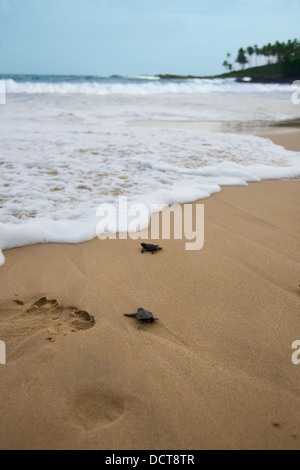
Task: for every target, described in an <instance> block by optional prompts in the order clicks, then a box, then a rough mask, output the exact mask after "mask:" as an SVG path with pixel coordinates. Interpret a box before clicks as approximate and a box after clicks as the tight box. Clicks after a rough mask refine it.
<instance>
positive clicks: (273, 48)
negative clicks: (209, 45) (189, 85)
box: [157, 39, 300, 83]
mask: <svg viewBox="0 0 300 470" xmlns="http://www.w3.org/2000/svg"><path fill="white" fill-rule="evenodd" d="M253 55H255V56H256V60H257V59H258V57H260V56H263V57H265V58H266V59H267V60H268V61H269V63H268V64H267V65H261V66H257V67H250V68H245V66H246V64H248V63H250V62H251V59H252V56H253ZM230 57H231V54H229V53H228V54H227V59H228V60H229V59H230ZM228 60H225V61H224V62H223V66H224V67H225V68H227V69H228V70H229V71H228V72H226V73H223V74H220V75H214V76H192V75H188V76H184V75H157V76H158V77H159V78H161V79H179V80H184V79H193V78H202V79H203V78H206V79H212V78H235V79H236V80H237V81H245V79H246V78H248V79H251V80H247V81H251V82H252V83H292V82H293V81H294V80H300V42H299V41H298V40H297V39H294V40H293V41H291V40H289V41H288V42H287V43H284V42H283V43H280V42H278V41H277V42H276V43H275V44H273V45H272V44H268V45H266V46H263V47H262V48H259V47H258V46H254V47H248V48H247V49H246V50H244V49H243V48H241V49H240V50H239V51H238V55H237V59H236V61H235V62H236V63H238V64H240V65H241V67H242V69H241V70H232V69H233V65H232V64H231V63H229V61H228ZM272 60H273V61H274V62H275V63H270V62H271V61H272Z"/></svg>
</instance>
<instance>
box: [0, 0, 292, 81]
mask: <svg viewBox="0 0 300 470" xmlns="http://www.w3.org/2000/svg"><path fill="white" fill-rule="evenodd" d="M299 25H300V0H149V1H146V0H0V73H24V74H25V73H28V74H31V73H39V74H79V75H111V74H123V75H137V74H157V73H175V74H195V75H199V74H202V75H203V74H215V73H219V72H221V71H222V70H223V68H222V62H223V60H224V59H225V58H226V53H227V52H229V51H230V52H232V54H234V55H236V51H237V50H238V49H239V47H241V46H243V47H247V46H250V45H254V44H258V45H261V46H262V45H263V44H265V43H268V42H275V41H276V40H281V41H282V40H287V39H290V38H295V37H298V38H300V28H299Z"/></svg>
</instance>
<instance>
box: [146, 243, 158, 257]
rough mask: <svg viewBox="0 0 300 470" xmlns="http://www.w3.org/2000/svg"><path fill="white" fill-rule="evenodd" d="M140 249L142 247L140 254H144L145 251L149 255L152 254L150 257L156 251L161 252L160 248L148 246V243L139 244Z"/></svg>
mask: <svg viewBox="0 0 300 470" xmlns="http://www.w3.org/2000/svg"><path fill="white" fill-rule="evenodd" d="M141 247H142V253H145V251H149V252H150V253H152V255H154V253H156V251H159V250H162V248H161V247H160V246H158V245H150V244H149V243H141Z"/></svg>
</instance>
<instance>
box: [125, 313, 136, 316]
mask: <svg viewBox="0 0 300 470" xmlns="http://www.w3.org/2000/svg"><path fill="white" fill-rule="evenodd" d="M124 316H125V317H136V316H137V313H124Z"/></svg>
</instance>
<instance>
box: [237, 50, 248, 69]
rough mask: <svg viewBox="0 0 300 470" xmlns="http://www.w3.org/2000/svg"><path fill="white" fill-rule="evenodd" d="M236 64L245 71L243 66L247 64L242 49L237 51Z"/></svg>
mask: <svg viewBox="0 0 300 470" xmlns="http://www.w3.org/2000/svg"><path fill="white" fill-rule="evenodd" d="M236 62H237V63H238V64H240V65H241V66H242V70H244V69H245V65H246V64H247V63H248V59H247V57H246V52H245V50H244V49H243V48H242V47H241V48H240V50H239V53H238V56H237V59H236Z"/></svg>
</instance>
